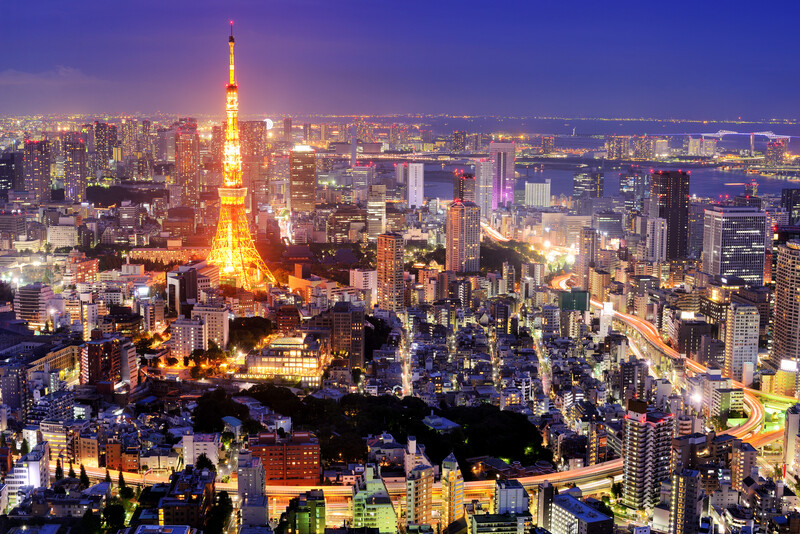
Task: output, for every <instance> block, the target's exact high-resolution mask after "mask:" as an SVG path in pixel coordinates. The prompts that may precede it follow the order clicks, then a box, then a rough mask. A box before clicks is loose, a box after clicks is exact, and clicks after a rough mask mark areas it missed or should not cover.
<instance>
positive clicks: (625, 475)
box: [622, 399, 674, 510]
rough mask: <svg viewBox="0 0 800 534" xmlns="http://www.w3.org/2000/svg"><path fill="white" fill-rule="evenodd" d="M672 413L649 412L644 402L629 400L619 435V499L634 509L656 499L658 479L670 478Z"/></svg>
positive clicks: (659, 487) (647, 505)
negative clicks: (620, 483)
mask: <svg viewBox="0 0 800 534" xmlns="http://www.w3.org/2000/svg"><path fill="white" fill-rule="evenodd" d="M673 426H674V423H673V417H672V414H663V413H659V412H649V411H648V410H647V403H646V402H644V401H641V400H638V399H631V400H629V401H628V413H627V415H626V416H625V419H624V422H623V430H622V432H623V438H622V440H623V441H622V502H623V504H624V505H625V506H628V507H629V508H633V509H635V510H641V509H645V508H647V509H651V508H653V507H654V506H655V505H656V504H658V501H659V492H660V490H661V482H662V481H664V480H666V479H667V478H669V476H670V474H669V467H670V454H671V440H672V429H673Z"/></svg>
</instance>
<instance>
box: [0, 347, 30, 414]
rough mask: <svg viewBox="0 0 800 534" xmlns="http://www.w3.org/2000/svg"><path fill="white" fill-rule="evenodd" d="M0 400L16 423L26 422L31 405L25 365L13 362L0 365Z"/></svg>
mask: <svg viewBox="0 0 800 534" xmlns="http://www.w3.org/2000/svg"><path fill="white" fill-rule="evenodd" d="M0 398H2V400H3V405H4V406H7V407H8V408H9V410H10V411H11V413H13V414H15V415H16V419H17V421H26V420H27V418H28V412H29V411H30V409H31V405H32V403H33V400H32V396H31V388H30V387H29V386H28V366H27V365H25V364H22V363H17V362H14V361H10V362H7V363H4V364H2V365H0Z"/></svg>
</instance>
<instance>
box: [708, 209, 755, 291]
mask: <svg viewBox="0 0 800 534" xmlns="http://www.w3.org/2000/svg"><path fill="white" fill-rule="evenodd" d="M765 250H766V216H765V213H764V212H763V211H760V210H758V209H756V208H749V207H729V206H714V207H712V208H710V209H707V210H706V211H705V225H704V233H703V252H702V261H703V271H704V272H706V273H708V274H713V275H717V276H724V277H728V276H735V277H738V278H741V279H742V280H744V281H745V282H747V283H748V284H750V285H753V286H760V285H762V284H763V283H764V252H765Z"/></svg>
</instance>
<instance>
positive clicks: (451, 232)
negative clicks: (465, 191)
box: [445, 200, 481, 273]
mask: <svg viewBox="0 0 800 534" xmlns="http://www.w3.org/2000/svg"><path fill="white" fill-rule="evenodd" d="M445 231H446V233H447V247H446V257H445V262H446V263H445V265H446V269H447V270H448V271H454V272H457V273H472V272H477V271H478V270H479V269H480V260H481V210H480V208H479V207H478V206H477V204H475V203H474V202H461V201H459V200H456V201H454V202H453V203H452V204H450V206H449V207H448V208H447V226H446V229H445Z"/></svg>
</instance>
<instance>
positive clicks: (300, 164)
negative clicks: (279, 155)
mask: <svg viewBox="0 0 800 534" xmlns="http://www.w3.org/2000/svg"><path fill="white" fill-rule="evenodd" d="M316 162H317V154H316V152H315V151H314V149H313V148H311V147H310V146H308V145H297V146H296V147H294V148H293V149H292V153H291V154H290V155H289V206H290V207H291V209H292V211H297V212H302V213H311V212H312V211H314V205H315V198H316V197H315V195H316V191H317V163H316Z"/></svg>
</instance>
